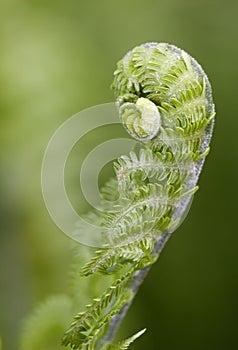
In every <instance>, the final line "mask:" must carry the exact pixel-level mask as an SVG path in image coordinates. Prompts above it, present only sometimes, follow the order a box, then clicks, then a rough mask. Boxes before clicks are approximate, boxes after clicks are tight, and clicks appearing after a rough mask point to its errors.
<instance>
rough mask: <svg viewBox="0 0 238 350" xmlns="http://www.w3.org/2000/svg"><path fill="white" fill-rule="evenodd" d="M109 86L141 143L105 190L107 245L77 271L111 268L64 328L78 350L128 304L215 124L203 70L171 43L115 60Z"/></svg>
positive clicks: (184, 200) (191, 182)
mask: <svg viewBox="0 0 238 350" xmlns="http://www.w3.org/2000/svg"><path fill="white" fill-rule="evenodd" d="M112 89H113V91H114V93H115V96H116V99H117V106H118V110H119V116H120V119H121V121H122V123H123V125H124V127H125V128H126V130H127V131H128V133H129V134H130V135H131V136H132V137H133V138H135V139H136V140H137V141H139V145H138V149H135V150H134V151H132V152H131V153H130V154H129V155H126V156H125V155H124V156H121V157H120V158H119V159H118V160H117V162H116V163H115V166H114V167H115V173H116V177H115V178H114V179H112V180H110V181H109V182H108V184H106V186H105V187H104V189H103V193H102V195H103V198H104V199H103V201H102V207H103V206H104V208H107V214H106V215H105V216H104V217H102V219H101V227H102V228H103V231H104V234H105V239H106V244H105V247H104V248H103V249H100V250H98V251H97V252H96V256H95V257H93V258H92V259H91V261H89V262H88V263H87V264H86V265H85V266H84V267H83V269H82V274H83V275H90V274H94V273H98V274H115V281H114V283H113V284H112V285H111V287H109V288H108V289H107V290H106V291H105V293H104V294H103V295H102V296H101V297H100V298H97V299H95V300H94V301H93V303H92V304H90V305H88V306H87V310H86V311H85V312H83V313H80V314H78V315H77V316H76V317H75V321H74V323H73V324H72V325H71V327H70V328H69V330H68V331H67V332H66V334H65V337H64V339H63V343H64V344H65V345H68V344H71V345H73V346H75V349H82V350H83V349H94V346H95V344H98V342H99V343H100V339H101V338H102V337H103V336H105V334H107V330H108V327H110V325H111V322H112V323H113V321H112V320H113V319H115V317H116V315H118V313H120V312H121V310H122V309H123V308H124V306H125V305H128V304H129V303H130V301H131V299H132V297H133V295H134V293H135V291H136V288H135V287H134V285H135V284H136V283H137V282H136V283H134V282H133V281H135V279H136V276H138V274H139V273H140V272H141V271H142V269H143V268H144V267H146V266H148V265H151V264H152V263H153V262H154V261H156V259H157V258H158V254H159V252H160V251H161V249H162V248H161V246H160V245H158V243H160V239H161V238H163V237H166V236H164V235H166V234H167V233H171V232H173V231H174V230H175V228H176V227H177V225H178V224H180V223H181V221H182V219H183V216H184V214H185V211H186V210H187V209H186V208H187V207H188V203H189V201H190V199H191V196H192V195H193V193H194V192H195V191H196V190H197V189H198V186H197V181H198V177H199V174H200V171H201V168H202V165H203V162H204V159H205V157H206V155H207V154H208V152H209V142H210V138H211V134H212V129H213V124H214V115H215V113H214V104H213V100H212V92H211V85H210V83H209V81H208V78H207V76H206V74H205V73H204V71H203V69H202V68H201V66H200V65H199V64H198V63H197V62H196V61H195V59H193V58H192V57H191V56H189V55H188V54H187V53H186V52H184V51H183V50H181V49H179V48H177V47H175V46H173V45H169V44H165V43H160V44H158V43H147V44H143V45H141V46H138V47H136V48H134V49H133V50H132V51H130V52H129V53H127V54H126V55H125V56H124V58H123V59H122V60H121V61H119V62H118V65H117V69H116V71H115V73H114V81H113V84H112ZM115 198H117V200H116V201H115ZM118 198H119V199H118ZM110 200H111V206H110V205H109V204H108V203H109V202H110ZM164 239H165V240H166V238H164ZM162 242H164V241H163V240H162ZM162 245H163V244H162ZM157 246H158V247H159V248H160V249H158V247H157ZM138 270H141V271H138ZM142 279H143V278H142ZM133 283H134V284H133ZM137 284H138V283H137ZM131 286H133V287H131ZM102 334H103V336H102ZM99 335H100V337H101V338H100V337H99ZM75 344H76V345H75ZM113 348H114V347H113ZM115 348H116V349H120V347H119V346H118V347H115Z"/></svg>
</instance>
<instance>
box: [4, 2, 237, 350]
mask: <svg viewBox="0 0 238 350" xmlns="http://www.w3.org/2000/svg"><path fill="white" fill-rule="evenodd" d="M0 6H1V9H0V41H1V42H0V91H1V93H0V111H1V117H0V118H1V127H0V138H1V148H0V157H1V172H0V191H1V196H0V215H1V221H0V222H1V235H0V247H1V263H0V274H1V275H0V276H1V277H0V288H1V289H0V291H1V295H0V297H1V304H0V308H1V311H0V317H1V319H0V322H1V323H0V327H1V329H0V333H1V334H2V336H3V343H4V349H5V350H15V349H17V337H18V334H19V331H20V328H21V320H22V319H23V318H24V317H25V316H26V315H27V314H28V313H29V312H30V311H31V310H32V307H33V306H34V305H35V304H36V303H37V302H39V301H42V300H43V299H44V298H45V297H46V296H48V295H50V294H57V293H63V292H65V291H66V290H67V276H68V269H69V265H70V261H71V257H70V242H69V241H70V240H69V239H67V237H65V236H64V235H63V233H61V232H60V231H59V230H58V229H57V228H56V226H55V225H54V223H53V222H52V221H51V219H50V217H49V215H48V212H47V210H46V208H45V206H44V203H43V199H42V195H41V188H40V169H41V162H42V157H43V153H44V150H45V148H46V145H47V142H48V140H49V139H50V137H51V135H52V134H53V132H54V131H55V130H56V128H57V127H58V126H59V125H60V124H61V123H62V122H63V121H64V120H66V119H67V118H68V117H70V116H71V115H73V114H75V113H77V112H78V111H80V110H82V109H84V108H86V107H89V106H93V105H96V104H101V103H105V102H111V101H113V94H112V92H111V91H110V89H109V86H110V84H111V81H112V76H113V71H114V69H115V65H116V62H117V61H118V60H119V59H120V58H121V57H122V56H123V55H124V54H125V53H126V52H127V51H128V50H130V49H132V48H133V47H134V46H136V45H139V44H141V43H144V42H147V41H158V42H169V43H172V44H175V45H177V46H179V47H181V48H183V49H185V50H186V51H187V52H189V53H190V54H191V55H192V56H194V57H195V58H196V59H197V60H198V61H199V63H201V65H202V66H203V68H204V69H205V71H206V72H207V73H208V76H209V78H210V80H211V83H212V86H213V92H214V100H215V103H216V110H217V120H216V125H215V133H214V138H213V141H212V150H211V153H210V155H209V157H208V159H207V162H206V164H205V167H204V171H203V173H202V176H201V178H200V181H199V184H200V190H199V192H198V193H197V194H196V196H195V198H194V201H193V205H192V208H191V210H190V213H189V215H188V217H187V218H186V220H185V221H184V223H183V225H182V226H181V227H180V228H179V229H178V230H177V231H176V233H175V234H174V235H173V236H172V238H171V239H170V241H169V243H168V245H167V246H166V248H165V250H164V251H163V253H162V256H161V258H160V259H159V261H158V263H157V264H156V265H155V266H154V267H153V269H152V270H151V272H150V274H149V276H148V278H147V280H146V281H145V283H144V285H143V286H142V288H141V290H140V292H139V294H138V296H137V297H136V300H135V302H134V304H133V306H132V308H131V310H130V312H129V314H128V316H127V318H126V320H125V322H124V323H123V326H122V328H121V332H120V336H121V337H126V336H129V335H131V334H132V333H134V332H135V331H137V330H139V329H141V328H144V327H147V328H148V331H147V333H146V334H145V335H144V336H143V337H142V338H141V339H140V340H138V341H137V342H136V343H135V345H133V347H132V348H134V349H138V350H139V349H151V350H152V349H153V350H157V349H160V350H174V349H177V350H180V349H181V350H182V349H183V350H201V349H202V350H223V349H235V348H236V346H237V342H238V332H237V312H238V298H237V296H238V263H237V257H238V253H237V247H238V235H237V225H236V217H237V200H238V199H237V198H238V193H237V189H236V184H237V175H238V164H237V131H238V118H237V111H236V109H237V100H238V98H237V80H238V64H237V62H238V46H237V35H238V25H237V16H238V2H237V0H227V1H219V0H216V1H215V0H210V1H207V0H206V1H205V0H200V1H193V0H161V1H153V0H147V1H145V0H144V1H141V0H137V1H128V0H121V1H106V0H101V1H90V0H88V1H84V2H83V1H81V0H79V1H76V0H67V1H66V0H57V1H56V0H51V1H50V0H41V1H38V0H35V1H34V0H25V1H24V0H2V1H1V5H0ZM79 195H80V194H79ZM42 350H44V349H42Z"/></svg>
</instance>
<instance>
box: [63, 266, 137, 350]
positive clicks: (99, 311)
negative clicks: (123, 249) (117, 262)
mask: <svg viewBox="0 0 238 350" xmlns="http://www.w3.org/2000/svg"><path fill="white" fill-rule="evenodd" d="M135 269H136V267H133V268H132V269H131V270H129V271H128V272H127V273H125V274H124V275H123V276H122V277H121V278H119V279H117V280H116V281H115V282H114V283H113V284H112V285H111V286H110V287H109V288H108V289H107V290H106V291H105V292H104V293H103V295H102V296H101V297H100V298H95V299H94V301H93V303H92V304H89V305H87V306H86V311H84V312H80V313H79V314H77V315H76V316H75V321H74V322H73V323H72V324H71V326H70V328H69V329H68V330H67V331H66V332H65V335H64V337H63V340H62V344H63V345H65V346H68V345H70V346H71V347H72V348H73V349H77V350H83V349H88V350H90V349H94V346H95V344H96V342H97V341H98V340H99V335H100V337H102V334H104V333H103V330H105V331H106V327H107V326H108V325H109V324H110V320H111V318H112V317H113V315H116V314H117V313H118V312H119V311H120V310H121V308H122V307H123V306H124V305H125V304H126V303H127V302H129V301H130V300H131V298H132V297H133V293H132V291H131V290H129V289H126V286H127V285H128V283H129V281H130V279H131V278H132V276H133V272H134V271H135Z"/></svg>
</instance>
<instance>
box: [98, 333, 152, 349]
mask: <svg viewBox="0 0 238 350" xmlns="http://www.w3.org/2000/svg"><path fill="white" fill-rule="evenodd" d="M145 331H146V329H142V330H141V331H140V332H137V333H136V334H134V335H133V336H132V337H130V338H128V339H125V340H122V341H120V342H118V343H116V344H111V343H105V344H104V346H103V347H102V348H101V350H126V349H128V348H129V346H130V345H131V344H132V343H133V342H134V341H135V340H136V339H137V338H139V337H140V336H141V335H142V334H144V333H145Z"/></svg>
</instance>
